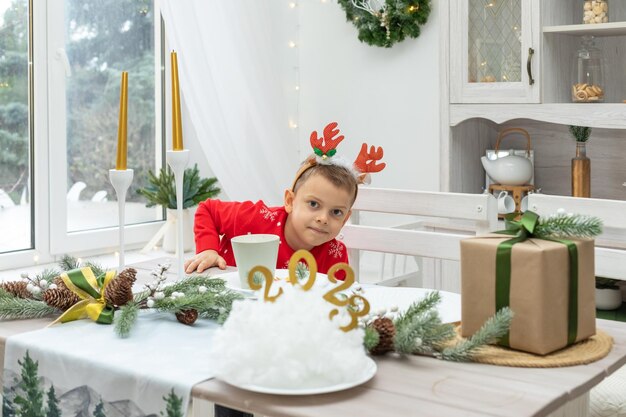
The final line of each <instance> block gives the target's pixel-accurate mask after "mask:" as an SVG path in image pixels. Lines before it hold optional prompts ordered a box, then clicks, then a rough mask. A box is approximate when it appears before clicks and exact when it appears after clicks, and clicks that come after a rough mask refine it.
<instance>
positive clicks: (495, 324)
mask: <svg viewBox="0 0 626 417" xmlns="http://www.w3.org/2000/svg"><path fill="white" fill-rule="evenodd" d="M511 320H513V311H511V309H510V308H508V307H505V308H503V309H501V310H500V311H498V312H497V313H496V314H495V315H494V316H493V317H490V318H489V320H487V321H486V322H485V324H483V326H482V327H481V328H480V329H479V330H478V331H477V332H476V333H474V335H473V336H472V337H470V338H469V339H465V340H463V341H461V342H459V343H457V344H456V345H455V346H453V347H449V348H445V349H444V350H443V351H442V352H438V353H435V356H436V357H438V358H440V359H443V360H446V361H453V362H467V361H470V360H471V359H472V355H473V354H474V353H475V352H476V351H477V349H480V348H481V347H483V346H485V345H488V344H490V343H494V342H496V341H497V340H498V339H499V338H500V337H502V336H504V335H505V334H506V333H507V332H508V331H509V328H510V327H511Z"/></svg>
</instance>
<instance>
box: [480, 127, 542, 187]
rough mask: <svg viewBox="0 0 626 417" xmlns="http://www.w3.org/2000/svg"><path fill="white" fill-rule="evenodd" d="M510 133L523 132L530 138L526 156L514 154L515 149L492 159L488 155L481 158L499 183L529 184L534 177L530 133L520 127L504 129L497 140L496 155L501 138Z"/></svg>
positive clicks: (486, 168)
mask: <svg viewBox="0 0 626 417" xmlns="http://www.w3.org/2000/svg"><path fill="white" fill-rule="evenodd" d="M510 133H522V134H524V135H525V136H526V139H527V140H528V144H527V148H526V155H527V156H526V157H524V156H519V155H514V154H513V150H511V151H510V152H509V155H508V156H504V157H501V158H497V159H495V160H490V159H488V158H487V157H486V156H483V157H481V158H480V160H481V162H482V164H483V167H484V168H485V171H486V172H487V175H489V176H490V177H491V179H492V180H493V181H495V182H497V183H498V184H502V185H523V184H527V183H528V182H529V181H530V179H531V178H532V177H533V164H532V162H531V161H530V159H529V158H528V156H529V155H530V135H529V134H528V132H527V131H525V130H524V129H520V128H510V129H505V130H503V131H502V132H501V133H500V135H499V136H498V140H497V141H496V149H495V151H496V155H497V154H498V150H499V148H500V141H501V139H502V138H503V137H504V136H506V135H508V134H510Z"/></svg>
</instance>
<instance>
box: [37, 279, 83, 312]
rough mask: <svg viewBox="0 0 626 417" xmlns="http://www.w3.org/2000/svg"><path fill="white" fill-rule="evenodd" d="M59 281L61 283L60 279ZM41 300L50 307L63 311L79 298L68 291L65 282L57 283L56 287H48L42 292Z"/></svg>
mask: <svg viewBox="0 0 626 417" xmlns="http://www.w3.org/2000/svg"><path fill="white" fill-rule="evenodd" d="M61 283H62V284H63V282H62V281H61ZM55 284H56V281H55ZM43 301H44V302H45V303H46V304H48V305H49V306H50V307H55V308H58V309H59V310H63V311H65V310H67V309H68V308H70V307H71V306H73V305H74V304H76V303H77V302H79V301H80V298H79V297H78V296H77V295H76V294H74V293H73V292H72V291H70V290H69V289H68V288H67V287H66V286H65V284H63V286H59V285H58V284H57V288H54V289H48V290H46V291H45V292H44V293H43Z"/></svg>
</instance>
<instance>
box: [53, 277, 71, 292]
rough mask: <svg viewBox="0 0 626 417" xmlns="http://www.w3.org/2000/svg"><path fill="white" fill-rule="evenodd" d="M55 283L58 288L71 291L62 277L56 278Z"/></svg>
mask: <svg viewBox="0 0 626 417" xmlns="http://www.w3.org/2000/svg"><path fill="white" fill-rule="evenodd" d="M53 283H54V284H55V285H56V286H57V288H59V289H61V288H64V289H66V290H68V291H69V288H67V285H65V282H63V279H62V278H61V277H56V278H55V279H54V281H53Z"/></svg>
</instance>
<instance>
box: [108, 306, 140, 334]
mask: <svg viewBox="0 0 626 417" xmlns="http://www.w3.org/2000/svg"><path fill="white" fill-rule="evenodd" d="M138 313H139V306H138V305H137V303H135V302H134V301H131V302H128V303H126V304H125V305H123V306H122V307H120V309H119V311H118V312H117V314H115V323H114V325H115V333H117V335H118V336H120V337H128V335H129V334H130V330H131V329H132V327H133V324H135V321H136V320H137V315H138Z"/></svg>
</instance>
